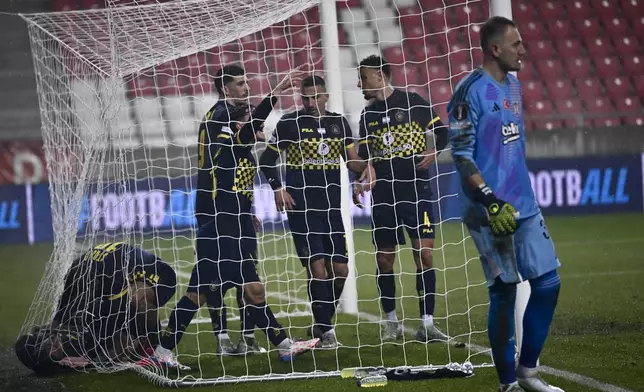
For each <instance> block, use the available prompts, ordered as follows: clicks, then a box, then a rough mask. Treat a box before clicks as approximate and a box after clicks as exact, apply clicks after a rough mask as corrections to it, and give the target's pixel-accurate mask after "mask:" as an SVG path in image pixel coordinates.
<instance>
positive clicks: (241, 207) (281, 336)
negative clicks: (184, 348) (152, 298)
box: [155, 67, 319, 369]
mask: <svg viewBox="0 0 644 392" xmlns="http://www.w3.org/2000/svg"><path fill="white" fill-rule="evenodd" d="M238 68H239V69H240V70H241V72H240V73H241V75H239V76H234V77H232V78H231V79H230V80H228V81H227V85H229V86H243V85H245V84H246V79H245V75H244V72H243V68H241V67H238ZM302 77H303V75H302V72H301V71H299V70H296V71H294V72H292V73H290V74H289V75H287V76H286V78H284V80H282V82H280V83H279V84H278V86H277V87H276V88H275V90H274V91H273V93H271V94H270V95H269V96H267V97H266V98H264V100H263V101H262V102H261V103H260V104H259V105H258V106H257V108H256V109H255V111H253V113H252V115H250V113H248V107H247V106H241V105H235V107H229V105H228V101H227V99H226V98H225V97H226V95H225V94H226V93H227V91H228V86H227V87H226V89H223V92H224V98H223V99H222V100H220V101H219V102H217V103H216V104H215V106H214V107H213V109H212V110H211V111H210V112H208V114H207V115H206V118H205V119H204V121H203V123H202V127H201V129H200V133H199V135H200V136H199V139H200V145H199V168H200V170H199V175H200V176H202V178H203V176H205V175H209V176H210V178H209V179H208V178H206V180H203V181H201V180H199V188H200V189H199V192H201V193H198V196H199V195H206V196H207V195H210V203H214V218H213V219H211V220H210V221H209V222H208V223H205V224H203V225H201V226H200V227H199V231H198V233H197V264H196V265H195V267H194V268H193V270H192V276H191V277H190V283H189V286H188V290H187V292H186V294H185V296H184V297H183V298H181V300H180V301H179V302H178V303H177V306H176V308H175V310H174V311H173V312H172V314H171V316H170V321H169V323H168V327H167V328H166V330H165V331H164V334H163V336H162V337H161V344H160V345H158V346H157V348H156V350H155V354H156V359H157V360H158V361H159V362H160V363H162V364H164V365H166V366H171V367H179V368H180V369H187V367H186V366H183V365H181V364H179V362H178V361H177V360H176V358H175V357H174V354H173V353H172V350H173V349H174V348H175V347H176V345H177V344H178V343H179V341H180V340H181V338H182V337H183V334H184V332H185V330H186V328H187V327H188V325H190V322H191V320H192V319H193V317H194V315H195V313H196V312H197V310H198V309H199V308H200V307H201V306H202V305H204V304H205V303H207V302H208V300H209V298H210V301H212V303H210V304H209V306H211V307H212V308H214V309H218V308H220V307H221V303H217V301H221V298H223V296H224V294H225V292H226V290H228V289H229V288H230V287H232V286H237V285H239V286H242V287H243V290H244V297H245V304H246V305H245V307H246V309H245V311H246V317H250V318H251V319H250V321H252V323H253V325H256V326H257V327H259V328H260V329H261V330H262V331H264V332H265V333H266V334H267V336H268V338H269V340H270V341H271V343H272V344H273V345H274V346H275V347H277V351H278V353H279V357H280V359H282V360H290V359H291V358H293V357H295V356H297V355H300V354H302V353H304V352H307V351H309V350H310V349H311V348H313V347H314V346H315V344H316V343H317V342H318V341H319V339H312V340H309V341H301V342H294V341H292V340H291V339H289V338H288V337H287V336H286V333H285V332H284V330H283V329H282V326H281V325H280V324H279V323H278V322H277V320H276V319H275V316H274V315H273V312H272V311H271V308H270V307H269V306H268V305H267V304H266V299H265V290H264V285H263V284H262V283H261V282H260V280H259V276H258V275H257V270H256V265H255V260H256V259H257V238H256V233H255V228H254V223H253V219H252V213H251V207H252V201H253V186H254V182H255V175H256V172H257V169H256V167H255V159H254V158H253V154H252V148H253V146H254V144H255V141H256V140H258V139H259V140H263V133H262V132H261V127H262V126H263V123H264V121H265V120H266V118H267V117H268V115H269V114H270V113H271V111H272V109H273V106H274V105H275V104H276V101H277V98H276V96H275V95H276V94H279V93H282V92H283V91H285V90H287V89H289V88H291V81H292V82H295V83H297V82H299V80H301V78H302ZM246 89H247V87H246ZM204 173H205V174H204ZM202 187H205V188H202ZM206 196H200V198H201V199H200V200H205V197H206ZM204 202H205V201H204ZM243 338H246V337H245V336H244V337H243ZM247 344H248V345H251V344H253V342H247Z"/></svg>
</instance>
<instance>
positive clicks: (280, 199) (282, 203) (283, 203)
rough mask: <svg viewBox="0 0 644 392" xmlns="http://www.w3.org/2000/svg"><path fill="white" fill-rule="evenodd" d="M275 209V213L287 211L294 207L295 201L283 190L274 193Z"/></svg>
mask: <svg viewBox="0 0 644 392" xmlns="http://www.w3.org/2000/svg"><path fill="white" fill-rule="evenodd" d="M275 207H277V211H288V210H292V209H293V207H295V200H293V197H292V196H291V194H290V193H288V192H287V191H286V189H285V188H280V189H277V190H276V191H275Z"/></svg>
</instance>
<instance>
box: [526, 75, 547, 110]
mask: <svg viewBox="0 0 644 392" xmlns="http://www.w3.org/2000/svg"><path fill="white" fill-rule="evenodd" d="M544 91H545V89H544V88H543V84H542V83H541V82H540V81H534V80H528V81H527V82H523V99H524V100H525V102H526V106H529V103H532V102H534V101H541V100H543V98H544V96H543V95H544Z"/></svg>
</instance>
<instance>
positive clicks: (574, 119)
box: [555, 99, 584, 128]
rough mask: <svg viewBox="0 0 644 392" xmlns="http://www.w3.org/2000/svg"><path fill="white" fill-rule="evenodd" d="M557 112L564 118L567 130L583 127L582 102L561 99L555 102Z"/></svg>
mask: <svg viewBox="0 0 644 392" xmlns="http://www.w3.org/2000/svg"><path fill="white" fill-rule="evenodd" d="M555 107H556V108H557V112H558V113H559V114H560V115H562V116H564V117H563V124H564V126H565V127H566V128H577V127H583V125H584V121H583V118H582V108H581V102H580V101H579V100H578V99H560V100H557V101H555Z"/></svg>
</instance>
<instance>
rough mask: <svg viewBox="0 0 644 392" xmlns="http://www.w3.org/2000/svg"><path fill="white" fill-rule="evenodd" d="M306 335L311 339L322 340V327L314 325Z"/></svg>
mask: <svg viewBox="0 0 644 392" xmlns="http://www.w3.org/2000/svg"><path fill="white" fill-rule="evenodd" d="M306 334H307V336H308V337H310V338H319V339H322V331H320V327H318V326H317V325H314V326H312V327H311V328H307V330H306Z"/></svg>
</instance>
